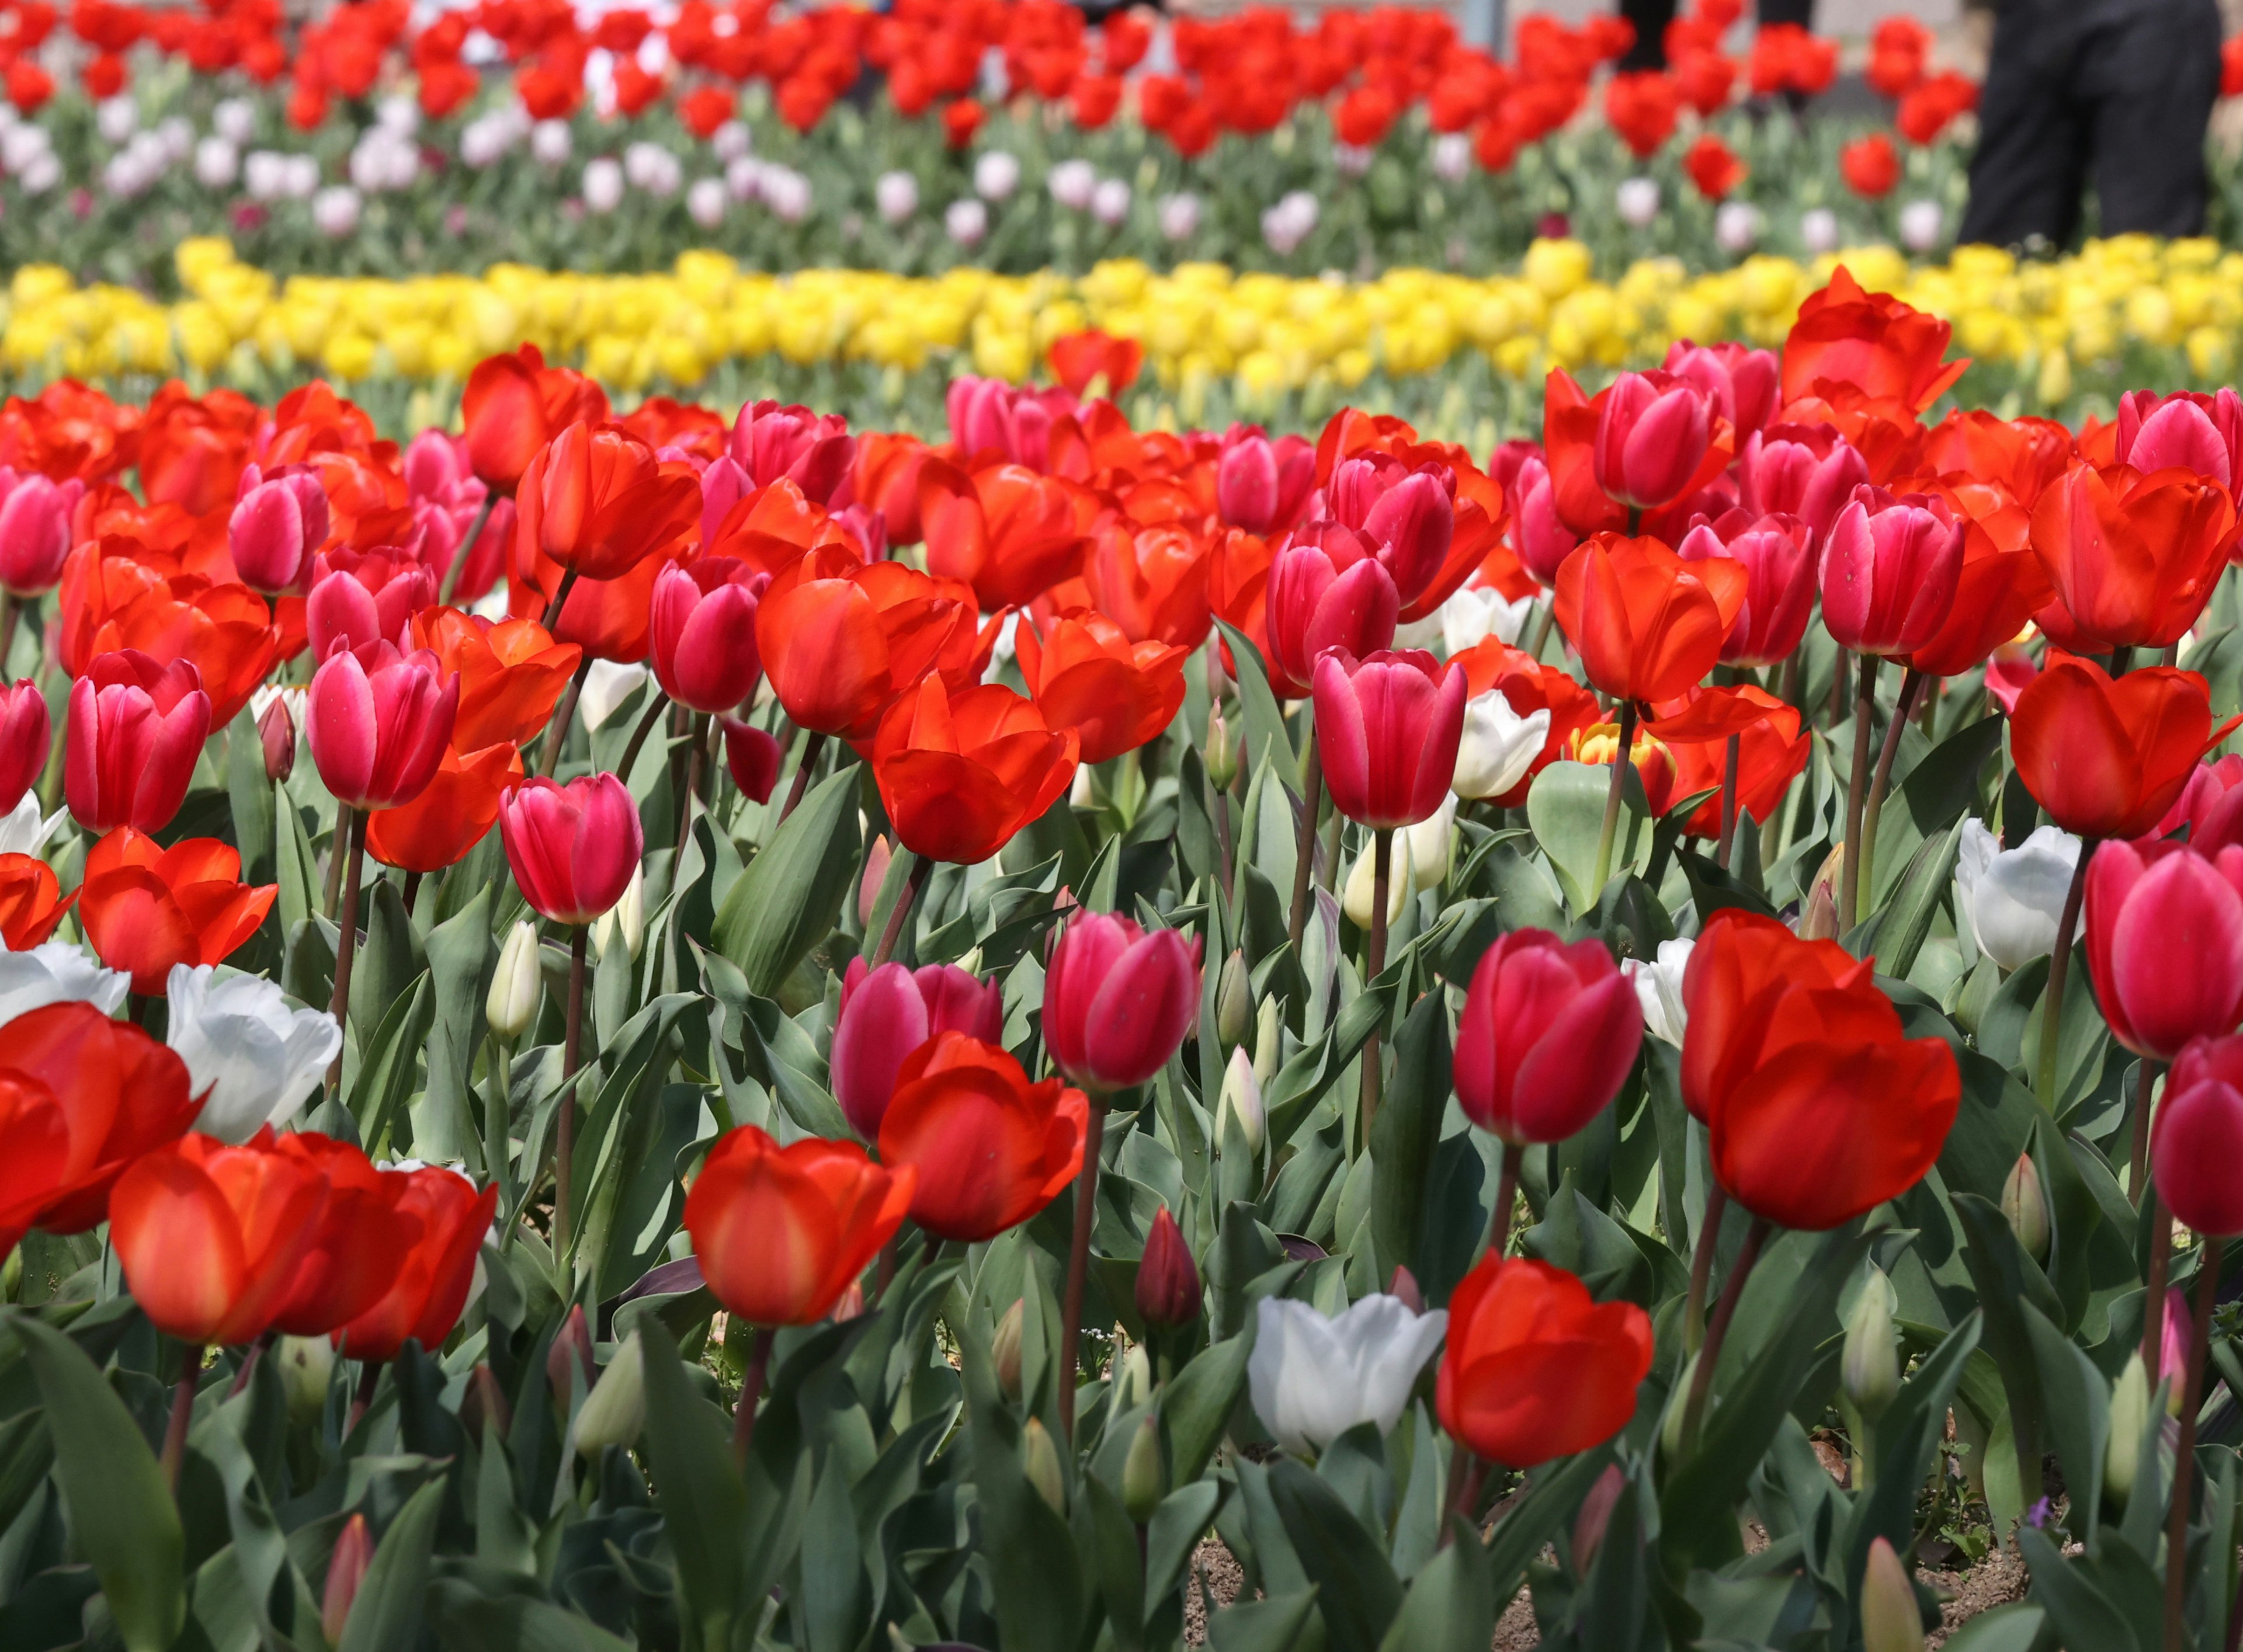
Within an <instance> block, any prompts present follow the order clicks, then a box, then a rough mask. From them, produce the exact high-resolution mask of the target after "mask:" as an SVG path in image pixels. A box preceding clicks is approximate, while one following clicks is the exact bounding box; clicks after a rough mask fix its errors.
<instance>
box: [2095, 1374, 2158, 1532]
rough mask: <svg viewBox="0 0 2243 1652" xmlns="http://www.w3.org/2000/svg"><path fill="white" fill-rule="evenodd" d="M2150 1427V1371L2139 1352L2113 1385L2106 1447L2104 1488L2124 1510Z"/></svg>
mask: <svg viewBox="0 0 2243 1652" xmlns="http://www.w3.org/2000/svg"><path fill="white" fill-rule="evenodd" d="M2149 1426H2150V1368H2149V1367H2147V1366H2145V1365H2144V1364H2143V1363H2142V1356H2141V1354H2140V1353H2139V1352H2137V1353H2133V1354H2132V1355H2130V1356H2129V1357H2128V1358H2127V1360H2126V1368H2125V1370H2124V1371H2121V1372H2120V1373H2118V1381H2117V1382H2115V1383H2113V1384H2112V1386H2111V1438H2110V1441H2109V1443H2108V1444H2106V1445H2105V1447H2104V1448H2103V1489H2104V1490H2105V1491H2106V1492H2108V1493H2109V1494H2111V1501H2112V1502H2113V1503H2115V1504H2117V1505H2118V1507H2119V1508H2125V1505H2126V1501H2127V1499H2128V1498H2130V1497H2132V1495H2133V1493H2134V1475H2135V1474H2136V1472H2137V1471H2138V1470H2139V1468H2140V1467H2141V1461H2142V1435H2143V1434H2144V1433H2145V1431H2146V1430H2147V1429H2148V1427H2149Z"/></svg>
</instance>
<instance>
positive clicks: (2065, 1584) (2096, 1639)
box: [2017, 1526, 2186, 1652]
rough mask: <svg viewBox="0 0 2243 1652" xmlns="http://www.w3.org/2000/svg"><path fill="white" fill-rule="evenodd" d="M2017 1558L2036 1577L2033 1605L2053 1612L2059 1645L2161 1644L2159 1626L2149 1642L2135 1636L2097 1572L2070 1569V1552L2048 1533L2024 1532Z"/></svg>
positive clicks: (2120, 1647)
mask: <svg viewBox="0 0 2243 1652" xmlns="http://www.w3.org/2000/svg"><path fill="white" fill-rule="evenodd" d="M2017 1552H2018V1553H2019V1554H2021V1555H2024V1561H2025V1565H2026V1567H2027V1568H2029V1569H2030V1570H2031V1574H2032V1580H2033V1602H2034V1604H2035V1605H2037V1606H2039V1607H2040V1608H2043V1609H2044V1611H2046V1612H2047V1614H2048V1621H2049V1624H2050V1626H2051V1628H2054V1629H2055V1630H2056V1636H2057V1641H2058V1644H2059V1645H2062V1646H2065V1647H2075V1646H2076V1647H2090V1646H2091V1647H2093V1648H2095V1649H2096V1652H2151V1649H2152V1648H2154V1647H2155V1646H2156V1645H2157V1644H2158V1639H2157V1634H2156V1625H2155V1624H2153V1623H2152V1624H2151V1625H2148V1626H2147V1627H2148V1628H2149V1629H2150V1631H2151V1633H2150V1635H2149V1637H2148V1638H2147V1639H2145V1638H2143V1637H2142V1636H2140V1635H2137V1634H2135V1633H2134V1632H2133V1628H2134V1626H2130V1625H2129V1624H2128V1623H2127V1622H2126V1619H2125V1614H2123V1613H2122V1612H2121V1611H2120V1610H2119V1608H2118V1604H2117V1602H2114V1601H2113V1600H2112V1598H2111V1596H2110V1595H2108V1594H2106V1593H2105V1591H2104V1590H2103V1589H2101V1588H2098V1587H2097V1580H2096V1579H2095V1577H2094V1576H2093V1575H2092V1572H2091V1568H2089V1567H2088V1566H2086V1565H2083V1564H2078V1563H2075V1564H2072V1565H2066V1564H2065V1559H2064V1551H2063V1550H2062V1549H2060V1548H2058V1547H2057V1546H2056V1543H2055V1541H2053V1540H2052V1539H2051V1538H2050V1536H2049V1535H2048V1534H2047V1533H2046V1532H2044V1531H2042V1530H2041V1529H2040V1528H2038V1527H2034V1526H2020V1527H2019V1528H2017ZM2153 1598H2154V1597H2153ZM2183 1644H2186V1641H2185V1640H2184V1642H2183Z"/></svg>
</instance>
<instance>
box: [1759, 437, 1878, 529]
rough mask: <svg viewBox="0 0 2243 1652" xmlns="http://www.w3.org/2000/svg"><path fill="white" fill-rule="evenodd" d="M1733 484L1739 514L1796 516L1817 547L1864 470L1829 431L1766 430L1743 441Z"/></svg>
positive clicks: (1866, 474)
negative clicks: (1736, 485) (1814, 540)
mask: <svg viewBox="0 0 2243 1652" xmlns="http://www.w3.org/2000/svg"><path fill="white" fill-rule="evenodd" d="M1737 480H1738V482H1739V487H1738V494H1737V500H1738V504H1739V505H1740V507H1741V508H1743V509H1745V510H1748V511H1750V512H1751V513H1752V514H1754V515H1755V516H1773V515H1778V514H1782V515H1786V516H1796V517H1797V518H1799V520H1801V521H1802V522H1804V523H1806V524H1807V526H1808V527H1809V529H1810V530H1811V531H1812V532H1813V534H1814V535H1815V539H1816V540H1817V541H1820V540H1821V539H1822V537H1823V535H1825V534H1828V533H1829V531H1830V525H1831V524H1832V523H1833V522H1835V521H1836V520H1838V513H1839V512H1840V511H1842V510H1843V509H1845V507H1846V501H1847V500H1850V499H1851V498H1853V496H1854V490H1855V489H1856V487H1861V486H1862V484H1863V483H1864V482H1866V481H1868V480H1869V461H1868V460H1865V459H1863V458H1862V455H1861V454H1860V453H1858V452H1856V449H1855V447H1854V446H1853V444H1852V443H1850V442H1849V441H1848V440H1846V439H1845V438H1844V437H1843V436H1841V435H1840V434H1839V433H1837V432H1836V431H1835V430H1833V429H1831V428H1830V427H1829V426H1828V425H1771V426H1768V428H1767V429H1766V430H1756V431H1755V432H1753V433H1752V434H1751V435H1749V436H1748V437H1746V438H1745V443H1744V448H1743V451H1742V452H1741V453H1739V454H1738V456H1737Z"/></svg>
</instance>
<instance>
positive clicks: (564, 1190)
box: [553, 923, 591, 1264]
mask: <svg viewBox="0 0 2243 1652" xmlns="http://www.w3.org/2000/svg"><path fill="white" fill-rule="evenodd" d="M590 934H591V930H590V928H589V926H588V925H585V924H583V923H579V924H577V925H576V926H575V927H574V928H572V929H571V930H569V1021H568V1031H567V1032H566V1034H565V1035H564V1036H565V1042H564V1043H563V1044H562V1046H561V1121H560V1126H559V1128H558V1129H557V1130H556V1132H554V1144H553V1259H554V1261H555V1262H556V1264H557V1263H559V1262H560V1261H561V1259H562V1258H563V1257H564V1256H566V1255H567V1254H568V1251H569V1233H570V1231H571V1229H570V1222H569V1218H570V1215H571V1212H570V1210H569V1192H570V1191H571V1190H570V1187H569V1183H570V1181H571V1180H572V1176H571V1173H570V1172H571V1169H572V1166H571V1165H570V1164H569V1160H570V1159H571V1158H574V1157H575V1156H576V1083H575V1080H576V1071H577V1069H578V1067H580V1066H581V1065H582V1064H583V1040H584V943H585V941H586V939H587V938H588V937H589V936H590Z"/></svg>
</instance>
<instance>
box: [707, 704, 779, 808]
mask: <svg viewBox="0 0 2243 1652" xmlns="http://www.w3.org/2000/svg"><path fill="white" fill-rule="evenodd" d="M717 727H718V728H719V729H723V730H724V767H725V769H727V770H728V771H730V773H731V776H732V783H733V784H734V785H735V786H738V788H739V789H740V790H741V792H742V794H743V795H744V796H746V797H747V798H748V799H749V801H751V802H758V803H763V802H770V801H771V788H772V787H773V786H774V785H776V784H778V768H779V762H780V759H781V758H782V757H784V756H785V749H784V748H782V747H781V746H780V745H779V743H778V739H777V738H776V737H775V736H773V735H770V734H767V733H765V731H764V730H763V729H758V728H757V727H756V726H755V724H753V723H751V722H748V721H746V720H745V719H744V718H741V717H735V716H733V715H731V714H730V713H729V712H727V713H721V714H719V715H718V716H717Z"/></svg>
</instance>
